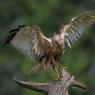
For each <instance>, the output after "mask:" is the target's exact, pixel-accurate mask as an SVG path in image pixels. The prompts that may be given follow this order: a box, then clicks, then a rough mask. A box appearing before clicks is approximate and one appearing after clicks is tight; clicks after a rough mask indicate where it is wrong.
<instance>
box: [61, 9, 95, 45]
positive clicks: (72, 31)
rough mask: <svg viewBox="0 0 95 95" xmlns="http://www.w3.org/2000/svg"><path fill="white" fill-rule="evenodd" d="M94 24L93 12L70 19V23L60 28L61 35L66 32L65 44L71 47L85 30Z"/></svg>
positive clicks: (94, 14)
mask: <svg viewBox="0 0 95 95" xmlns="http://www.w3.org/2000/svg"><path fill="white" fill-rule="evenodd" d="M94 22H95V10H92V11H89V12H86V13H84V14H82V15H79V16H77V17H74V18H72V19H71V21H70V23H69V24H67V25H65V26H64V27H61V33H62V34H63V33H64V32H66V33H67V34H68V36H66V40H65V41H66V43H67V44H69V47H71V45H73V44H74V43H75V42H76V41H77V40H78V38H79V37H80V36H81V34H82V33H83V32H85V31H86V29H87V28H88V27H89V26H91V25H92V24H93V23H94Z"/></svg>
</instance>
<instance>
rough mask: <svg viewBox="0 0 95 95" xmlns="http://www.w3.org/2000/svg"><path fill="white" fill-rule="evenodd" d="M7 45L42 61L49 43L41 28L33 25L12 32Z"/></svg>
mask: <svg viewBox="0 0 95 95" xmlns="http://www.w3.org/2000/svg"><path fill="white" fill-rule="evenodd" d="M5 44H11V45H12V46H13V47H15V48H16V49H18V50H19V51H21V52H22V53H23V54H24V55H26V56H28V57H31V58H32V59H33V58H34V60H37V61H40V60H41V58H42V57H43V56H44V53H45V49H46V47H47V45H49V42H48V39H47V38H46V37H44V35H43V34H42V32H41V30H40V28H39V27H37V26H35V25H33V26H19V27H18V28H17V29H14V30H11V31H10V32H9V36H8V37H7V39H6V42H5Z"/></svg>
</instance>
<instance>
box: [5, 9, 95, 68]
mask: <svg viewBox="0 0 95 95" xmlns="http://www.w3.org/2000/svg"><path fill="white" fill-rule="evenodd" d="M94 22H95V10H92V11H89V12H85V13H84V14H82V15H79V16H77V17H74V18H72V19H71V21H70V23H69V24H67V25H65V26H61V28H60V32H59V34H55V35H54V36H53V37H52V38H46V37H45V36H44V35H43V34H42V32H41V29H40V28H39V27H38V26H36V25H31V26H29V25H26V26H19V27H18V28H17V29H14V30H11V31H10V33H9V36H8V37H7V39H6V42H5V44H11V45H12V46H13V47H15V48H16V49H18V50H19V51H20V52H22V53H23V54H24V55H26V56H28V57H30V58H32V59H34V60H35V61H36V62H37V63H39V64H41V66H45V67H53V69H55V68H56V66H58V64H59V58H60V56H61V55H62V54H63V53H64V51H65V48H66V46H69V47H71V46H72V45H73V44H74V43H75V42H76V41H77V39H78V38H79V37H80V35H81V34H82V33H83V32H85V29H87V28H88V27H89V26H91V25H92V24H93V23H94ZM66 44H67V45H66ZM65 45H66V46H65Z"/></svg>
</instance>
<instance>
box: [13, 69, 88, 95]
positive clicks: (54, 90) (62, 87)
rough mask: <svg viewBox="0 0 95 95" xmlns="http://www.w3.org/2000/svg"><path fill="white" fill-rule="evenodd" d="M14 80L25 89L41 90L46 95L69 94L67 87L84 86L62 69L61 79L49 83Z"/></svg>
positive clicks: (83, 87)
mask: <svg viewBox="0 0 95 95" xmlns="http://www.w3.org/2000/svg"><path fill="white" fill-rule="evenodd" d="M14 81H15V82H16V83H17V84H18V85H20V86H22V87H24V88H27V89H30V90H34V91H37V92H42V93H44V94H46V95H69V93H68V92H69V87H71V86H75V87H79V88H82V89H86V87H85V86H84V85H83V84H81V83H80V82H78V81H76V80H75V79H74V76H71V75H70V74H69V73H68V71H67V70H65V69H63V70H62V74H61V80H58V81H53V82H50V83H36V82H26V81H19V80H16V79H14Z"/></svg>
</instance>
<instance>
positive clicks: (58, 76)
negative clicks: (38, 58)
mask: <svg viewBox="0 0 95 95" xmlns="http://www.w3.org/2000/svg"><path fill="white" fill-rule="evenodd" d="M54 70H55V72H56V74H57V78H56V79H55V80H60V75H59V72H58V69H57V67H55V68H54Z"/></svg>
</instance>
